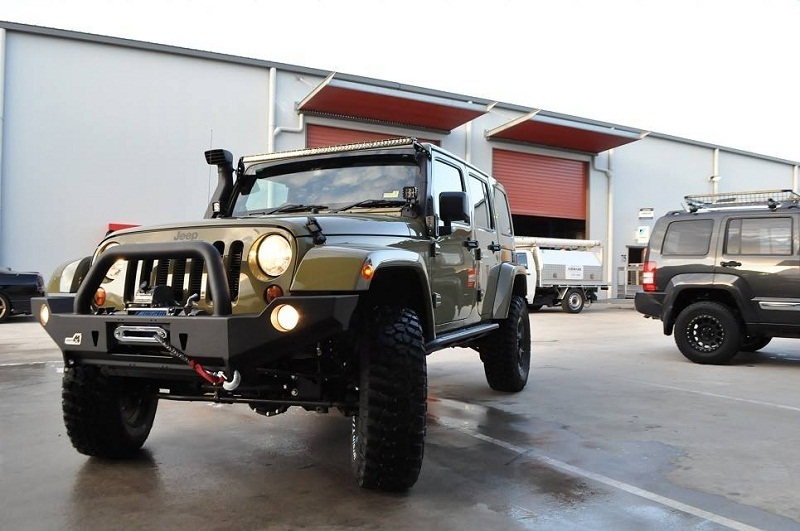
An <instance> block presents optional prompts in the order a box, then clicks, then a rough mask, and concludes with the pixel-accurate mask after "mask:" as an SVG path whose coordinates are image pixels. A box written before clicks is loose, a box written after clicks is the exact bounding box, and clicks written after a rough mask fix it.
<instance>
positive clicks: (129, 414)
mask: <svg viewBox="0 0 800 531" xmlns="http://www.w3.org/2000/svg"><path fill="white" fill-rule="evenodd" d="M61 398H62V409H63V412H64V425H65V426H66V428H67V435H68V436H69V439H70V441H71V442H72V445H73V446H74V447H75V449H76V450H78V451H79V452H80V453H82V454H85V455H90V456H94V457H105V458H111V459H121V458H126V457H130V456H132V455H134V454H135V453H136V452H137V451H138V450H139V449H140V448H141V447H142V445H143V444H144V442H145V441H146V440H147V436H148V435H149V434H150V429H151V428H152V427H153V420H154V418H155V415H156V409H157V406H158V398H157V396H156V393H155V390H154V389H152V388H150V387H148V386H146V385H144V384H143V383H141V382H139V381H138V380H135V379H124V378H117V379H112V378H110V377H108V376H106V375H105V374H103V372H101V371H100V370H99V369H98V368H97V367H74V368H71V369H68V370H65V371H64V377H63V380H62V392H61Z"/></svg>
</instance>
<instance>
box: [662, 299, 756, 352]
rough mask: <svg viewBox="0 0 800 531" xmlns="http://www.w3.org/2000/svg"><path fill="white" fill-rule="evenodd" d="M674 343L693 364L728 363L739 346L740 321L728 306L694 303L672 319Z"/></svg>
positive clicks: (740, 342)
mask: <svg viewBox="0 0 800 531" xmlns="http://www.w3.org/2000/svg"><path fill="white" fill-rule="evenodd" d="M675 344H676V345H678V348H679V349H680V351H681V353H683V355H684V356H686V357H687V358H688V359H690V360H692V361H693V362H695V363H704V364H714V365H719V364H723V363H727V362H729V361H730V360H731V358H733V357H734V356H735V355H736V353H737V352H739V348H740V347H741V345H742V335H741V332H740V329H739V322H738V320H737V319H736V317H735V316H734V315H733V312H732V311H731V310H730V309H729V308H728V307H727V306H724V305H722V304H720V303H718V302H711V301H702V302H695V303H694V304H691V305H689V306H688V307H686V308H685V309H684V310H683V311H682V312H681V313H680V314H678V318H677V319H676V320H675Z"/></svg>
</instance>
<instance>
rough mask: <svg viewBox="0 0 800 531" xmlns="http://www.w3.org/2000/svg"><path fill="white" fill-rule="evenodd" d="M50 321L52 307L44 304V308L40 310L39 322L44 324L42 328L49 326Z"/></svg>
mask: <svg viewBox="0 0 800 531" xmlns="http://www.w3.org/2000/svg"><path fill="white" fill-rule="evenodd" d="M49 320H50V307H49V306H47V304H42V307H41V308H39V322H40V323H42V326H47V321H49Z"/></svg>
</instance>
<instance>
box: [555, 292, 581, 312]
mask: <svg viewBox="0 0 800 531" xmlns="http://www.w3.org/2000/svg"><path fill="white" fill-rule="evenodd" d="M585 303H586V298H585V297H584V296H583V290H579V289H574V288H573V289H568V290H567V293H565V294H564V298H563V299H562V300H561V307H562V308H563V309H564V311H565V312H567V313H580V312H581V310H583V305H584V304H585Z"/></svg>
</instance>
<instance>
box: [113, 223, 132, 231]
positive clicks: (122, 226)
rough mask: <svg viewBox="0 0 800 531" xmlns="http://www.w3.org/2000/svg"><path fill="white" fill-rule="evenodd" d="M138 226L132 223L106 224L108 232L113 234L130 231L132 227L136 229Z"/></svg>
mask: <svg viewBox="0 0 800 531" xmlns="http://www.w3.org/2000/svg"><path fill="white" fill-rule="evenodd" d="M138 226H139V225H135V224H133V223H109V224H108V232H114V231H118V230H122V229H131V228H133V227H138Z"/></svg>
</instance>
